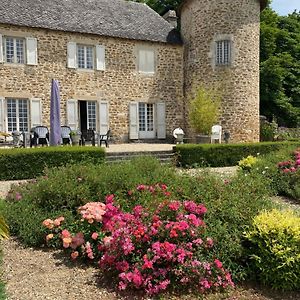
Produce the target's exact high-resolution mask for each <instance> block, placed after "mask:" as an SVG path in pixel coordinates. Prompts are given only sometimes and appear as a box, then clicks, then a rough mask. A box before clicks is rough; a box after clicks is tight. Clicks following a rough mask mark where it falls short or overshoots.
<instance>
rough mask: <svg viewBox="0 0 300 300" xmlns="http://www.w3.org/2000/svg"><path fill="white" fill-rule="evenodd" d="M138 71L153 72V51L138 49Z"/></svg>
mask: <svg viewBox="0 0 300 300" xmlns="http://www.w3.org/2000/svg"><path fill="white" fill-rule="evenodd" d="M139 71H140V72H143V73H154V71H155V67H154V51H153V50H140V51H139Z"/></svg>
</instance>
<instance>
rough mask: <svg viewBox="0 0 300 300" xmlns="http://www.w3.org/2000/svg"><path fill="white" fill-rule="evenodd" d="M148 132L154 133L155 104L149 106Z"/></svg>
mask: <svg viewBox="0 0 300 300" xmlns="http://www.w3.org/2000/svg"><path fill="white" fill-rule="evenodd" d="M147 131H153V104H147Z"/></svg>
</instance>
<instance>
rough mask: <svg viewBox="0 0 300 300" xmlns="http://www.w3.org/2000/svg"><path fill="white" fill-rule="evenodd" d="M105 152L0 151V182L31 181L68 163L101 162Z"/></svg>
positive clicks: (63, 149)
mask: <svg viewBox="0 0 300 300" xmlns="http://www.w3.org/2000/svg"><path fill="white" fill-rule="evenodd" d="M104 156H105V152H104V150H103V149H102V148H98V147H45V148H44V147H43V148H34V149H2V150H0V165H1V172H0V180H12V179H31V178H35V177H37V176H40V175H42V174H43V172H44V169H45V168H46V167H47V168H53V167H58V166H64V165H67V164H68V163H79V162H90V163H93V164H100V163H102V162H103V160H104Z"/></svg>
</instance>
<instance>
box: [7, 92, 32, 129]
mask: <svg viewBox="0 0 300 300" xmlns="http://www.w3.org/2000/svg"><path fill="white" fill-rule="evenodd" d="M8 100H14V101H15V102H16V127H17V128H16V129H15V130H17V131H22V130H20V113H19V101H20V100H22V101H26V102H27V130H28V131H29V129H30V101H29V99H26V98H10V97H8V98H5V118H6V126H5V127H6V129H7V132H12V131H8Z"/></svg>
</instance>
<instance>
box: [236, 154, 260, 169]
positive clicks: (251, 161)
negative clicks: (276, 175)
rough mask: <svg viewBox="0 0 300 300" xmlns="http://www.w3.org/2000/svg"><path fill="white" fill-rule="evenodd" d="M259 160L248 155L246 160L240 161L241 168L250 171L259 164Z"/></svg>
mask: <svg viewBox="0 0 300 300" xmlns="http://www.w3.org/2000/svg"><path fill="white" fill-rule="evenodd" d="M257 161H258V158H257V157H254V156H253V155H248V156H247V157H246V158H243V159H241V160H240V161H239V167H240V168H241V169H242V170H245V171H250V170H251V169H252V168H253V166H254V165H255V164H256V163H257Z"/></svg>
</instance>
